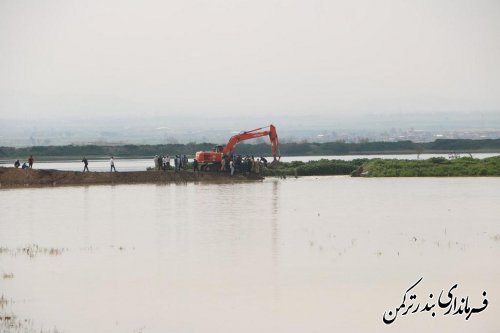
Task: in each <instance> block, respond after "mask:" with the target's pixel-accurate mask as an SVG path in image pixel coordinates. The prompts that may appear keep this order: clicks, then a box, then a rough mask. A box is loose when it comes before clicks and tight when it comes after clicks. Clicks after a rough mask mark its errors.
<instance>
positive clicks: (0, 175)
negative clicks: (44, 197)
mask: <svg viewBox="0 0 500 333" xmlns="http://www.w3.org/2000/svg"><path fill="white" fill-rule="evenodd" d="M261 179H262V177H260V176H258V175H253V174H252V175H248V176H247V175H242V174H238V175H234V176H230V175H229V174H226V173H215V172H214V173H211V172H196V173H194V172H192V171H180V172H173V171H168V172H155V171H132V172H78V171H60V170H36V169H25V170H23V169H15V168H3V167H0V188H17V187H47V186H69V185H72V186H75V185H118V184H148V183H149V184H151V183H154V184H167V183H185V182H212V183H221V182H231V181H255V180H261Z"/></svg>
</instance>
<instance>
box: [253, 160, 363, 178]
mask: <svg viewBox="0 0 500 333" xmlns="http://www.w3.org/2000/svg"><path fill="white" fill-rule="evenodd" d="M366 161H368V160H367V159H355V160H352V161H343V160H326V159H323V160H319V161H309V162H299V161H295V162H288V163H287V162H280V163H279V164H278V165H277V166H270V167H269V168H264V169H263V172H262V173H263V176H271V177H283V176H326V175H350V174H351V173H352V172H354V171H356V170H357V169H358V168H359V167H360V166H361V165H362V164H363V163H364V162H366Z"/></svg>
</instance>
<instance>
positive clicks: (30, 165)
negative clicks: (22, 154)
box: [28, 155, 35, 169]
mask: <svg viewBox="0 0 500 333" xmlns="http://www.w3.org/2000/svg"><path fill="white" fill-rule="evenodd" d="M34 161H35V160H34V159H33V155H30V157H29V158H28V166H29V168H30V169H33V162H34Z"/></svg>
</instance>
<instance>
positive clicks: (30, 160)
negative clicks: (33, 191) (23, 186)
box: [14, 155, 35, 169]
mask: <svg viewBox="0 0 500 333" xmlns="http://www.w3.org/2000/svg"><path fill="white" fill-rule="evenodd" d="M33 162H35V159H34V158H33V155H30V157H28V161H27V162H24V163H23V165H22V166H21V162H19V160H16V161H15V162H14V167H15V168H16V169H17V168H19V167H21V169H33Z"/></svg>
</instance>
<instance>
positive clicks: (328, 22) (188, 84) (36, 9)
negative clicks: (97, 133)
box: [0, 0, 500, 117]
mask: <svg viewBox="0 0 500 333" xmlns="http://www.w3.org/2000/svg"><path fill="white" fill-rule="evenodd" d="M424 111H425V112H429V111H500V1H498V0H492V1H483V0H470V1H461V0H450V1H448V0H430V1H424V0H415V1H405V0H394V1H374V0H366V1H347V0H345V1H335V0H331V1H327V0H304V1H294V0H286V1H285V0H284V1H273V0H249V1H237V0H226V1H220V0H196V1H193V0H177V1H124V0H116V1H115V0H108V1H106V0H98V1H92V0H85V1H82V0H61V1H49V0H47V1H36V0H32V1H24V0H12V1H8V0H0V112H1V114H2V115H3V116H6V115H11V116H19V117H32V116H34V115H36V114H44V115H49V116H55V115H65V116H67V115H73V114H79V115H80V116H81V115H82V114H88V115H91V116H98V115H104V114H106V115H109V114H112V115H117V114H123V115H137V114H141V115H144V116H148V115H172V116H174V115H177V114H180V113H184V114H185V113H191V114H204V115H217V116H221V115H238V114H241V113H244V114H245V115H247V116H251V115H261V116H262V115H266V114H280V115H284V114H295V115H304V114H309V113H318V114H319V113H321V114H324V113H330V114H332V113H346V112H424Z"/></svg>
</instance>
